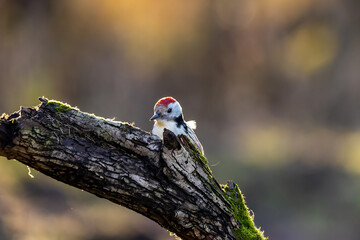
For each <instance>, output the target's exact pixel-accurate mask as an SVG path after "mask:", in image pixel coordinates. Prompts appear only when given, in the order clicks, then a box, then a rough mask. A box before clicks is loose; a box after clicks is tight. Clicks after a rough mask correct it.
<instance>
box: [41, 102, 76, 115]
mask: <svg viewBox="0 0 360 240" xmlns="http://www.w3.org/2000/svg"><path fill="white" fill-rule="evenodd" d="M46 106H52V107H53V108H54V109H55V110H56V111H57V112H61V113H64V112H67V111H70V110H76V111H79V110H78V109H77V108H74V107H71V106H70V105H69V104H67V103H63V102H60V101H56V100H49V101H48V102H47V103H46Z"/></svg>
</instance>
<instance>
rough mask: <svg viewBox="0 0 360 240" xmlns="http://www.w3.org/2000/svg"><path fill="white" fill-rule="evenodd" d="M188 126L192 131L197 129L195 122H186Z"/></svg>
mask: <svg viewBox="0 0 360 240" xmlns="http://www.w3.org/2000/svg"><path fill="white" fill-rule="evenodd" d="M186 124H187V125H188V127H190V128H191V129H196V122H195V121H194V120H190V121H186Z"/></svg>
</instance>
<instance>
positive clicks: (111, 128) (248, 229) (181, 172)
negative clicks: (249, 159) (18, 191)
mask: <svg viewBox="0 0 360 240" xmlns="http://www.w3.org/2000/svg"><path fill="white" fill-rule="evenodd" d="M40 101H41V104H40V105H39V106H36V107H34V108H23V107H22V108H21V109H20V111H18V112H15V113H13V114H12V115H10V116H9V115H6V114H3V116H2V117H1V119H0V155H1V156H5V157H7V158H8V159H17V160H18V161H20V162H22V163H24V164H26V165H28V166H30V167H32V168H34V169H36V170H38V171H40V172H42V173H44V174H46V175H48V176H50V177H52V178H54V179H57V180H59V181H61V182H64V183H67V184H69V185H72V186H75V187H77V188H80V189H83V190H85V191H88V192H90V193H93V194H95V195H97V196H99V197H101V198H106V199H108V200H110V201H112V202H114V203H117V204H120V205H122V206H125V207H127V208H130V209H132V210H134V211H136V212H138V213H140V214H142V215H144V216H146V217H148V218H150V219H152V220H154V221H155V222H157V223H158V224H160V225H161V226H163V227H164V228H166V229H168V230H169V231H171V232H173V233H175V234H176V235H177V236H179V237H181V238H182V239H219V240H220V239H264V237H263V235H262V233H261V232H260V231H259V229H257V228H256V227H255V226H254V224H253V219H252V216H250V214H249V211H248V209H247V207H246V205H245V203H244V200H243V197H242V195H241V192H240V190H239V189H238V187H237V186H236V185H235V184H233V183H231V182H229V183H228V185H224V186H221V185H219V184H218V183H217V182H216V180H215V179H214V178H213V176H212V173H211V170H210V169H209V168H208V166H207V161H206V158H205V157H204V156H202V155H201V154H200V153H199V151H197V150H196V149H195V148H194V147H193V146H192V145H191V144H190V143H189V142H188V141H187V139H186V138H185V137H179V138H178V137H176V136H175V135H174V134H173V133H172V132H171V131H165V132H164V141H163V142H162V140H161V139H160V138H158V137H156V136H153V135H151V134H149V133H148V132H145V131H142V130H140V129H139V128H136V127H134V126H132V125H130V124H128V123H123V122H117V121H112V120H109V119H104V118H100V117H97V116H94V115H92V114H88V113H84V112H81V111H80V110H78V109H77V108H72V107H70V106H69V105H66V104H63V103H61V102H58V101H49V100H47V99H44V98H40Z"/></svg>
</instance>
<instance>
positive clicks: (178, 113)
mask: <svg viewBox="0 0 360 240" xmlns="http://www.w3.org/2000/svg"><path fill="white" fill-rule="evenodd" d="M152 120H154V121H155V123H154V127H153V129H152V132H151V133H152V134H154V135H156V136H158V137H160V138H162V137H163V132H164V128H166V129H168V130H170V131H172V132H173V133H174V134H175V135H176V136H179V135H185V136H187V137H188V138H189V140H190V141H191V143H192V144H194V145H195V146H196V147H197V149H198V150H199V151H200V152H201V153H202V154H204V149H203V146H202V145H201V143H200V141H199V139H198V138H197V137H196V134H195V132H194V130H193V129H196V122H195V121H185V120H184V115H183V113H182V108H181V106H180V103H179V102H178V101H176V100H175V99H174V98H173V97H163V98H161V99H160V100H159V101H157V102H156V103H155V106H154V115H153V116H152V117H151V118H150V121H152Z"/></svg>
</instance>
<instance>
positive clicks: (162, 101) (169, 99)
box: [155, 97, 176, 107]
mask: <svg viewBox="0 0 360 240" xmlns="http://www.w3.org/2000/svg"><path fill="white" fill-rule="evenodd" d="M174 102H176V100H175V99H174V98H173V97H163V98H161V99H160V100H159V101H157V102H156V104H155V105H163V106H165V107H166V106H167V105H169V104H170V103H174Z"/></svg>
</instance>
